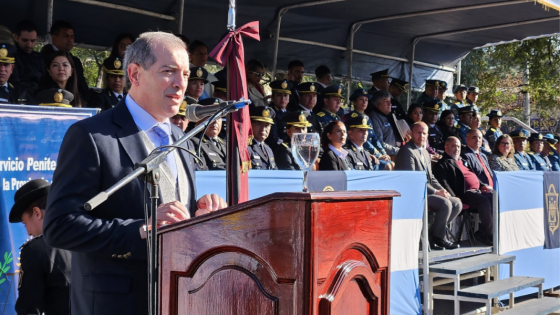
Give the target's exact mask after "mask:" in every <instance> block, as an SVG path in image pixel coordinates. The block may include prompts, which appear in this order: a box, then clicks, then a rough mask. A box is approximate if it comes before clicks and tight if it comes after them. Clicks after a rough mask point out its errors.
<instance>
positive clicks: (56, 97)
mask: <svg viewBox="0 0 560 315" xmlns="http://www.w3.org/2000/svg"><path fill="white" fill-rule="evenodd" d="M73 99H74V94H72V93H70V92H68V91H66V90H63V89H48V90H43V91H41V92H39V93H37V95H35V102H37V103H38V104H39V105H40V106H58V107H72V105H70V102H72V100H73Z"/></svg>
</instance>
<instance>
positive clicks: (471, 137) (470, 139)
mask: <svg viewBox="0 0 560 315" xmlns="http://www.w3.org/2000/svg"><path fill="white" fill-rule="evenodd" d="M467 145H468V146H469V147H470V148H471V149H473V150H475V151H478V149H480V147H481V146H482V133H480V131H478V130H477V131H476V132H472V133H469V134H468V135H467Z"/></svg>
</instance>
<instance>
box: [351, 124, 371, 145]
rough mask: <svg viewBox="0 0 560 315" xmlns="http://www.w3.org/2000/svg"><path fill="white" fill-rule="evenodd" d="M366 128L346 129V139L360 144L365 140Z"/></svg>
mask: <svg viewBox="0 0 560 315" xmlns="http://www.w3.org/2000/svg"><path fill="white" fill-rule="evenodd" d="M367 136H368V130H367V129H362V128H350V129H348V139H349V140H350V141H352V142H354V143H355V144H357V145H359V146H362V145H363V144H364V143H366V141H367Z"/></svg>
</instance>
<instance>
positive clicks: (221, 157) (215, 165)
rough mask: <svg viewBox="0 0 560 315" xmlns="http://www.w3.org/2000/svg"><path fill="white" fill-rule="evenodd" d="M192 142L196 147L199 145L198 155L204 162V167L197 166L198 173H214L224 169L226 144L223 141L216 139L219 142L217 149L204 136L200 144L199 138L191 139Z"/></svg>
mask: <svg viewBox="0 0 560 315" xmlns="http://www.w3.org/2000/svg"><path fill="white" fill-rule="evenodd" d="M192 141H193V143H194V145H195V146H197V147H198V144H199V143H200V155H201V158H202V160H203V161H204V165H202V166H201V165H200V164H198V165H197V170H198V171H208V170H210V171H215V170H225V169H226V152H227V150H226V142H225V141H224V140H222V139H221V138H219V137H218V141H219V142H220V147H219V148H218V147H217V146H216V144H214V142H213V141H212V140H210V138H208V136H206V135H204V137H202V142H200V138H193V139H192Z"/></svg>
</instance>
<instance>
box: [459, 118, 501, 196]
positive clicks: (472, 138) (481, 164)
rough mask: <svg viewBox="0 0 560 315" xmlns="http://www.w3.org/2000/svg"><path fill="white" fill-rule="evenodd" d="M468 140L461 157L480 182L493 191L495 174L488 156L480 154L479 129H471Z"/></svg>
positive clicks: (480, 136) (480, 134) (480, 137)
mask: <svg viewBox="0 0 560 315" xmlns="http://www.w3.org/2000/svg"><path fill="white" fill-rule="evenodd" d="M466 138H467V145H466V146H465V147H464V148H463V150H462V152H461V156H462V157H463V159H465V160H467V162H468V163H469V165H470V167H471V169H472V171H473V173H475V174H476V176H477V177H478V179H479V180H480V182H481V183H483V184H484V185H486V186H488V188H489V189H490V191H492V188H493V187H494V172H493V171H492V169H491V168H490V165H489V164H488V159H487V158H486V155H484V154H483V153H482V152H480V147H481V146H482V133H481V132H480V130H478V129H471V130H469V132H467V137H466Z"/></svg>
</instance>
